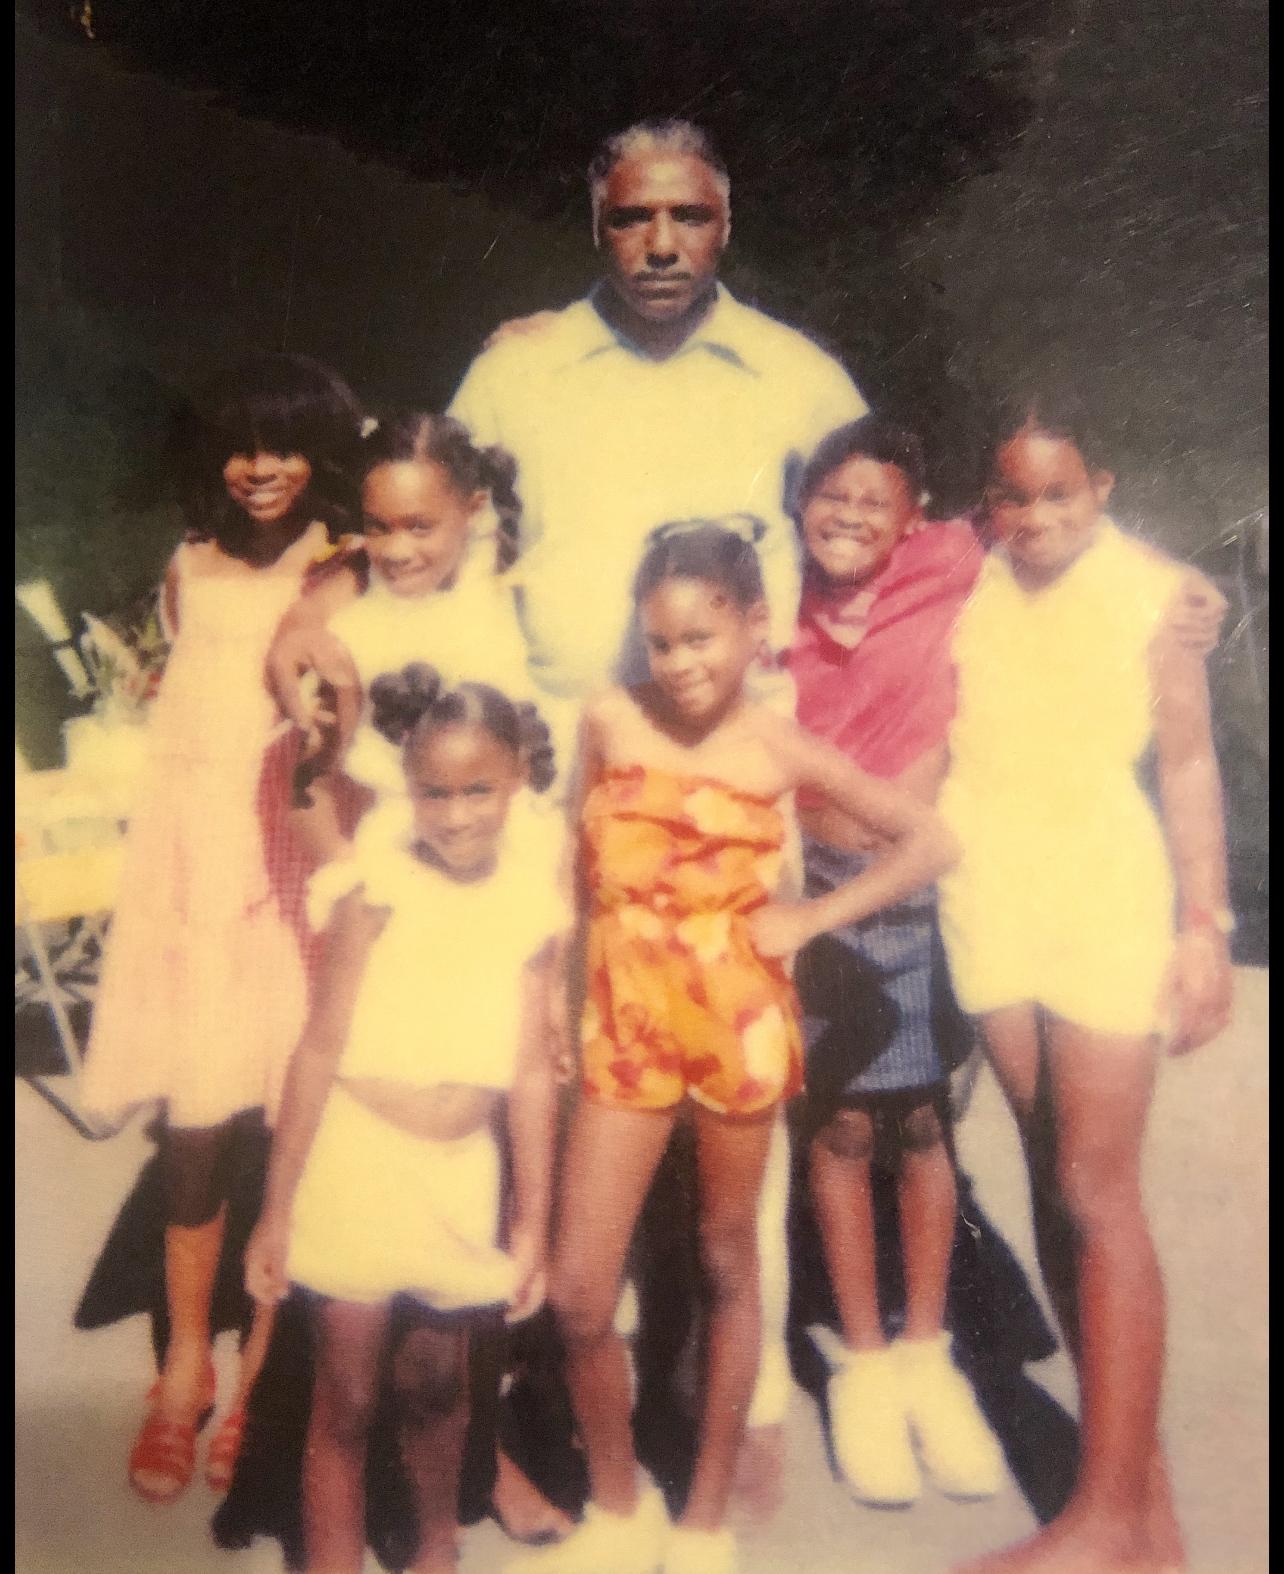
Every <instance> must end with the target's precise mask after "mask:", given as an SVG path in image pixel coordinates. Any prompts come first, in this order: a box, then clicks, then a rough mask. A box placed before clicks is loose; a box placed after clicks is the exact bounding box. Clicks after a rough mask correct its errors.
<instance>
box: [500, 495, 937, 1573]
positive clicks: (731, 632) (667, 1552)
mask: <svg viewBox="0 0 1284 1574" xmlns="http://www.w3.org/2000/svg"><path fill="white" fill-rule="evenodd" d="M755 527H756V521H752V520H746V519H744V517H743V516H736V518H735V519H733V520H731V521H727V522H724V523H719V522H716V521H688V522H683V523H681V524H677V525H666V526H662V527H661V528H660V529H659V530H658V531H656V532H655V534H654V535H653V537H652V542H651V545H650V547H649V550H648V552H647V555H646V556H645V558H644V559H643V562H642V565H641V567H640V569H639V571H638V575H637V579H636V582H635V587H634V594H635V598H636V602H637V608H638V617H639V623H640V632H641V634H642V636H643V638H644V640H645V643H646V649H647V653H648V658H649V664H650V670H651V678H650V681H649V682H648V683H645V684H643V685H641V686H640V687H638V688H636V689H632V690H626V689H614V690H611V691H608V692H607V693H606V694H604V695H603V696H601V697H600V698H599V699H597V700H596V701H593V702H590V704H589V705H588V706H587V707H586V709H585V714H584V720H583V723H582V734H581V751H580V762H579V771H580V782H581V793H582V795H583V796H582V800H581V821H582V828H583V841H582V859H581V869H580V873H581V877H582V881H583V887H584V890H583V896H584V899H585V902H586V906H587V910H588V914H589V937H588V998H587V1001H586V1004H585V1008H584V1016H583V1023H582V1093H583V1097H582V1098H581V1100H580V1103H579V1106H578V1108H577V1110H576V1113H575V1117H574V1121H573V1125H572V1129H571V1134H570V1140H569V1144H568V1149H567V1153H566V1160H565V1166H564V1171H563V1183H562V1195H561V1204H560V1220H559V1230H558V1240H557V1243H556V1246H555V1254H554V1266H553V1273H552V1282H551V1296H552V1300H553V1303H554V1306H555V1309H556V1311H557V1313H558V1317H559V1320H560V1323H561V1327H562V1332H563V1335H564V1338H565V1341H566V1346H567V1379H568V1384H569V1387H570V1391H571V1399H572V1403H573V1405H574V1409H575V1414H576V1420H577V1422H578V1427H579V1434H580V1438H581V1441H582V1442H583V1445H584V1448H585V1451H586V1453H587V1456H588V1465H589V1479H590V1495H591V1502H590V1504H589V1507H588V1510H587V1512H586V1515H585V1519H584V1522H583V1523H582V1524H581V1525H580V1526H579V1528H578V1529H577V1530H576V1531H575V1532H574V1533H573V1534H572V1536H571V1537H570V1539H569V1540H568V1541H566V1542H563V1543H562V1544H561V1545H560V1546H557V1547H552V1548H547V1549H545V1550H544V1551H542V1552H540V1553H536V1554H534V1555H533V1556H532V1557H530V1558H527V1559H525V1560H523V1562H522V1564H521V1566H522V1567H523V1568H526V1569H531V1570H536V1569H548V1570H549V1571H553V1570H556V1571H559V1574H575V1571H582V1574H602V1571H603V1570H607V1569H609V1570H611V1574H653V1571H654V1570H656V1569H657V1568H660V1567H663V1568H664V1570H665V1571H666V1574H731V1571H732V1570H734V1568H735V1566H736V1556H735V1547H734V1543H733V1542H732V1540H731V1536H730V1532H729V1531H728V1530H726V1529H725V1528H724V1526H723V1519H724V1516H725V1512H726V1504H727V1495H728V1489H729V1486H730V1482H731V1476H732V1471H733V1467H734V1464H735V1458H736V1452H737V1448H738V1445H739V1441H740V1435H741V1431H742V1429H743V1422H744V1415H745V1412H746V1410H747V1408H748V1404H749V1398H750V1394H751V1392H752V1390H753V1385H754V1378H755V1369H756V1365H757V1360H758V1349H759V1329H758V1321H759V1305H758V1286H757V1273H758V1264H757V1198H758V1190H759V1186H760V1183H761V1179H762V1172H763V1165H764V1162H765V1159H766V1155H767V1145H768V1140H769V1138H770V1134H771V1129H772V1121H773V1118H774V1115H775V1112H776V1108H777V1106H778V1105H779V1103H780V1102H781V1100H782V1099H786V1098H789V1097H790V1096H791V1095H792V1094H794V1093H795V1092H797V1091H798V1089H799V1087H800V1085H801V1041H800V1035H799V1023H798V1011H797V1005H796V1002H795V999H794V993H793V987H792V985H791V983H790V981H789V977H788V974H787V971H786V966H785V958H787V957H788V956H789V955H790V954H791V953H792V952H794V951H796V950H797V949H798V948H799V947H800V946H801V945H803V944H804V943H805V942H806V941H808V940H809V939H811V938H812V937H813V936H815V935H817V934H820V933H821V932H823V931H825V930H828V929H830V928H834V927H837V926H838V925H840V924H845V923H850V922H852V921H853V920H854V919H857V918H864V917H866V916H867V915H869V914H871V913H873V912H875V911H877V910H879V909H880V908H882V907H884V906H886V905H888V904H889V903H892V902H895V901H899V900H900V899H901V898H902V897H904V896H906V895H907V894H908V893H909V892H911V891H913V890H915V889H917V888H918V887H919V886H922V885H925V884H927V883H928V882H929V881H931V880H933V879H934V878H935V877H936V876H937V875H938V874H939V873H940V872H941V871H942V870H943V869H945V868H946V867H947V866H948V864H949V863H950V860H951V855H952V847H951V843H950V840H949V838H948V836H947V834H946V833H945V831H944V830H943V829H942V827H941V826H940V824H939V822H938V821H937V820H936V819H935V818H934V817H933V815H932V814H931V812H930V811H929V810H927V809H925V808H922V807H920V806H919V805H918V804H916V803H915V802H913V801H912V800H911V799H910V798H909V797H908V796H906V795H905V794H903V793H901V792H900V791H899V790H898V789H896V788H893V787H891V786H889V785H887V784H886V783H883V782H878V781H875V780H874V779H873V778H871V777H869V776H866V775H865V774H864V773H863V772H862V771H860V770H859V769H857V767H856V766H854V765H852V764H851V763H850V762H849V761H848V760H847V758H846V757H845V756H843V755H842V754H840V753H839V752H838V751H837V750H836V749H834V748H832V747H830V745H828V744H826V743H823V742H821V741H819V740H818V739H815V738H813V737H810V736H808V735H807V734H805V733H803V732H802V731H801V729H799V728H798V727H797V726H795V724H794V723H793V722H792V721H790V720H787V719H785V718H783V717H782V716H780V715H779V714H778V713H777V712H774V711H772V710H770V709H769V708H768V707H767V706H766V705H765V704H761V703H758V702H756V701H754V700H753V699H751V698H750V697H749V696H748V695H746V693H745V687H744V685H745V678H746V675H747V673H748V672H749V669H750V668H751V667H752V666H753V664H754V662H755V661H756V660H757V659H758V658H759V656H760V655H761V654H762V652H763V651H764V650H765V648H766V637H767V609H766V605H765V602H764V600H763V587H762V577H761V573H760V570H759V566H758V558H757V554H756V552H755V551H754V547H753V541H754V539H755ZM804 784H805V785H807V786H809V787H811V788H813V789H815V790H816V791H818V792H820V793H822V794H824V795H825V796H826V797H827V798H829V799H832V801H833V802H834V803H835V804H836V805H838V806H839V807H840V808H842V809H843V810H845V811H846V812H847V813H849V814H852V815H855V816H857V817H858V818H859V819H861V820H862V821H863V822H865V823H866V824H868V825H869V826H870V827H871V828H872V830H873V831H874V832H875V833H876V834H877V835H878V836H880V837H881V838H882V839H883V840H884V843H885V846H886V851H885V854H884V856H883V857H882V858H880V859H878V860H876V861H875V862H874V863H873V864H872V865H871V866H870V867H869V868H868V869H867V871H866V872H864V873H862V874H861V875H860V876H859V877H858V878H856V879H854V880H852V881H851V882H849V883H848V884H846V885H843V886H840V887H839V888H838V889H836V890H834V891H833V892H831V893H829V894H828V895H826V896H825V897H823V898H820V899H817V900H814V901H807V902H796V903H788V904H786V903H778V902H773V901H772V900H771V892H772V891H773V890H774V889H775V886H776V883H777V878H778V875H779V873H780V867H781V863H782V849H783V843H784V837H785V820H784V818H783V816H782V813H781V809H780V804H781V801H782V800H783V799H785V798H786V796H787V795H788V794H789V793H791V792H793V791H794V789H795V788H797V787H800V786H803V785H804ZM688 1097H689V1098H690V1099H691V1101H692V1110H691V1113H692V1117H693V1120H694V1124H695V1132H696V1143H697V1152H698V1168H699V1177H700V1221H699V1229H700V1241H701V1255H702V1259H703V1263H704V1268H705V1272H706V1275H707V1277H708V1280H709V1288H710V1310H709V1326H708V1341H707V1363H708V1364H707V1370H706V1373H705V1382H704V1385H703V1394H704V1401H703V1403H704V1412H703V1416H702V1419H701V1427H700V1442H699V1451H698V1455H697V1459H696V1466H695V1474H694V1478H693V1481H692V1485H691V1491H690V1495H689V1497H688V1499H687V1503H686V1507H685V1509H684V1511H683V1513H682V1516H681V1519H680V1520H679V1522H678V1523H677V1524H676V1525H675V1526H672V1527H670V1525H669V1523H668V1520H667V1518H666V1516H665V1511H664V1506H663V1503H662V1501H661V1499H660V1496H659V1493H658V1492H657V1491H656V1490H655V1489H654V1488H653V1487H650V1486H644V1485H643V1483H642V1482H641V1480H640V1472H639V1469H638V1465H637V1460H636V1456H635V1454H634V1448H633V1438H632V1433H631V1428H630V1409H631V1398H630V1381H629V1369H628V1364H627V1360H626V1357H625V1352H624V1347H623V1345H622V1344H621V1342H620V1340H619V1339H618V1338H617V1336H616V1334H615V1332H614V1329H613V1326H612V1324H613V1315H614V1312H615V1307H616V1301H617V1298H618V1296H619V1290H620V1281H621V1275H622V1272H623V1268H624V1261H625V1255H626V1252H627V1250H628V1247H629V1242H630V1238H631V1236H632V1233H633V1229H634V1226H635V1224H636V1222H637V1217H638V1213H639V1210H640V1208H641V1205H642V1202H643V1199H644V1198H645V1196H646V1193H647V1189H648V1187H649V1185H650V1182H651V1178H652V1175H653V1174H654V1172H655V1168H656V1165H657V1163H658V1162H659V1159H660V1157H661V1155H662V1153H663V1152H664V1149H665V1146H666V1144H667V1143H668V1139H669V1135H670V1133H671V1131H672V1129H673V1125H674V1121H675V1120H676V1118H677V1116H678V1113H679V1110H680V1108H681V1106H682V1105H683V1104H684V1103H685V1101H686V1100H687V1098H688Z"/></svg>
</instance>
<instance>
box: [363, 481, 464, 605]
mask: <svg viewBox="0 0 1284 1574" xmlns="http://www.w3.org/2000/svg"><path fill="white" fill-rule="evenodd" d="M484 498H485V494H484V493H480V492H479V493H475V494H473V496H471V497H462V496H460V494H459V492H457V491H456V490H455V487H454V485H453V483H452V482H451V479H450V477H449V476H448V475H447V473H446V471H445V470H444V469H443V467H442V466H441V465H439V464H434V463H433V462H432V461H431V460H404V461H398V462H394V463H390V464H383V465H377V466H376V467H375V468H374V469H373V470H372V471H371V472H370V474H369V475H368V476H367V477H366V479H365V482H364V483H363V485H362V488H361V510H362V516H363V519H362V527H361V528H362V532H363V534H364V536H365V543H366V551H367V553H368V554H369V557H370V567H371V570H372V571H373V573H374V574H376V575H377V576H378V578H379V579H380V580H381V581H382V582H383V584H385V585H386V586H387V587H388V589H389V590H391V591H392V592H393V594H394V595H398V596H426V595H430V594H431V593H432V592H433V591H435V590H441V589H443V588H444V587H445V586H447V585H449V584H450V582H451V581H452V580H453V579H454V577H455V574H456V573H457V572H458V570H459V565H460V563H461V562H462V561H463V557H464V550H465V548H466V546H467V544H468V532H469V528H470V527H471V524H472V520H473V516H474V514H476V512H477V510H478V508H479V507H480V506H481V504H482V502H483V501H484Z"/></svg>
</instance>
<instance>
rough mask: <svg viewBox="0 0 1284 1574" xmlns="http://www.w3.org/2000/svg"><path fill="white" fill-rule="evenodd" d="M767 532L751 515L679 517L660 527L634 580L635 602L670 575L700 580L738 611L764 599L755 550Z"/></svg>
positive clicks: (759, 567)
mask: <svg viewBox="0 0 1284 1574" xmlns="http://www.w3.org/2000/svg"><path fill="white" fill-rule="evenodd" d="M766 532H767V527H766V525H765V524H763V522H762V520H761V519H759V518H757V516H756V515H754V514H727V515H725V516H723V518H721V519H678V520H673V521H671V522H670V523H669V524H665V525H658V526H657V527H656V528H655V529H654V530H653V531H652V532H651V534H650V535H649V536H648V537H647V549H646V553H645V555H644V556H643V559H642V561H641V563H640V564H639V565H638V571H637V574H636V575H635V576H634V579H633V601H634V604H635V605H637V606H641V604H642V603H643V602H644V601H645V600H646V598H647V597H648V596H649V595H650V594H651V592H652V591H653V590H655V589H656V588H657V586H659V585H662V584H663V583H664V582H665V580H668V579H702V580H704V581H705V582H706V583H707V584H710V585H715V586H717V588H718V589H719V590H724V591H726V593H727V595H729V596H730V597H731V599H732V600H733V601H734V602H735V604H736V605H737V606H738V607H739V608H740V610H741V611H742V612H743V611H747V610H748V608H750V607H752V606H753V605H754V604H755V603H756V602H759V601H761V600H762V599H763V597H764V596H765V594H766V592H765V590H764V589H763V583H762V565H761V563H759V561H758V553H757V552H756V551H755V549H754V544H755V542H758V541H761V540H762V538H763V536H764V535H765V534H766Z"/></svg>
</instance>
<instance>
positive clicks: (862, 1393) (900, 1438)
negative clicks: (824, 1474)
mask: <svg viewBox="0 0 1284 1574" xmlns="http://www.w3.org/2000/svg"><path fill="white" fill-rule="evenodd" d="M808 1332H809V1333H810V1335H811V1337H812V1340H813V1342H814V1343H815V1345H816V1348H817V1349H818V1350H819V1351H820V1353H821V1354H822V1355H823V1356H824V1357H825V1359H826V1361H828V1362H829V1365H830V1367H831V1368H832V1371H833V1375H832V1376H831V1377H830V1379H829V1389H828V1400H829V1432H830V1437H831V1439H832V1441H833V1445H834V1458H835V1459H836V1461H837V1463H838V1468H839V1470H840V1471H841V1472H842V1475H843V1479H844V1480H845V1481H846V1482H847V1485H848V1486H849V1487H850V1488H851V1491H852V1495H853V1496H854V1497H857V1498H859V1499H860V1501H861V1502H862V1503H869V1504H872V1505H873V1506H874V1507H876V1508H899V1507H903V1506H904V1505H905V1504H908V1503H914V1502H916V1501H917V1500H918V1497H919V1495H920V1493H921V1492H922V1490H923V1483H922V1478H921V1477H920V1475H919V1471H918V1462H917V1460H916V1459H915V1458H914V1446H913V1444H912V1442H911V1441H910V1432H909V1421H908V1418H907V1417H906V1414H905V1406H904V1404H903V1402H902V1397H901V1386H900V1376H899V1372H898V1369H897V1362H896V1358H895V1356H894V1355H893V1353H892V1351H891V1350H852V1349H849V1348H848V1346H847V1345H845V1344H844V1343H843V1342H842V1340H841V1339H839V1338H838V1336H837V1335H836V1334H835V1333H834V1332H833V1331H832V1330H831V1329H829V1328H826V1327H824V1326H823V1325H819V1324H818V1325H817V1326H816V1327H814V1328H811V1329H809V1330H808Z"/></svg>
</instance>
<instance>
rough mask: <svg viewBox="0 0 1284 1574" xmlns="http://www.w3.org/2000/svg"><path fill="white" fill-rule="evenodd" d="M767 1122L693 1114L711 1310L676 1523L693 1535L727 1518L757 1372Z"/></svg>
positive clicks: (768, 1115)
mask: <svg viewBox="0 0 1284 1574" xmlns="http://www.w3.org/2000/svg"><path fill="white" fill-rule="evenodd" d="M774 1118H775V1117H774V1111H768V1112H767V1113H765V1114H764V1115H761V1116H757V1117H754V1118H753V1119H745V1120H731V1119H728V1118H726V1117H725V1116H721V1115H715V1114H713V1113H712V1112H711V1111H709V1110H706V1109H704V1108H702V1107H699V1106H697V1109H696V1156H697V1160H698V1164H699V1171H700V1257H701V1261H702V1264H703V1267H704V1272H705V1276H706V1279H707V1281H708V1289H709V1297H710V1307H709V1324H708V1340H707V1356H706V1368H705V1379H704V1404H703V1409H702V1413H701V1417H700V1443H699V1451H698V1453H697V1455H696V1465H695V1474H694V1476H693V1478H692V1482H691V1492H690V1495H689V1497H688V1498H687V1505H686V1509H685V1510H684V1512H683V1515H682V1523H683V1524H684V1525H688V1526H690V1527H691V1528H692V1529H693V1530H718V1529H720V1528H721V1525H722V1522H723V1520H724V1518H725V1517H726V1512H727V1498H728V1495H729V1493H730V1491H731V1481H732V1476H733V1473H734V1471H735V1466H736V1455H737V1453H738V1452H739V1448H740V1442H741V1438H742V1437H743V1434H744V1425H745V1417H746V1415H747V1414H748V1409H749V1401H750V1397H751V1395H752V1394H753V1385H754V1378H755V1377H756V1375H757V1371H758V1354H759V1348H760V1344H761V1338H762V1307H761V1304H760V1301H759V1296H758V1192H759V1189H760V1188H761V1185H762V1175H763V1169H764V1167H765V1165H766V1162H767V1150H768V1146H769V1144H770V1141H771V1130H772V1123H773V1120H774Z"/></svg>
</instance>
